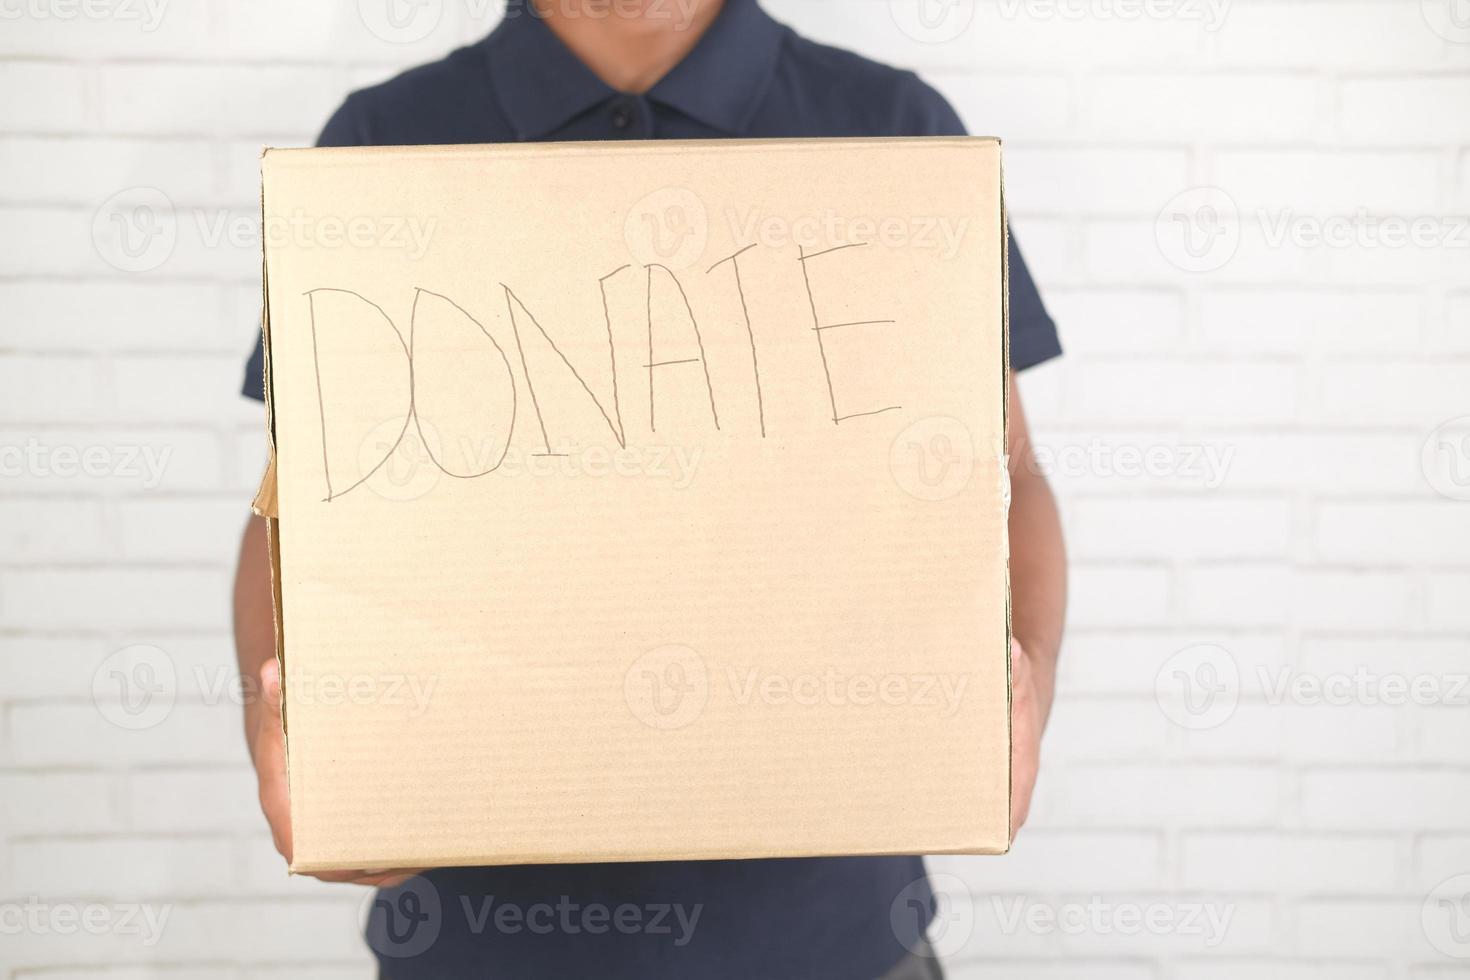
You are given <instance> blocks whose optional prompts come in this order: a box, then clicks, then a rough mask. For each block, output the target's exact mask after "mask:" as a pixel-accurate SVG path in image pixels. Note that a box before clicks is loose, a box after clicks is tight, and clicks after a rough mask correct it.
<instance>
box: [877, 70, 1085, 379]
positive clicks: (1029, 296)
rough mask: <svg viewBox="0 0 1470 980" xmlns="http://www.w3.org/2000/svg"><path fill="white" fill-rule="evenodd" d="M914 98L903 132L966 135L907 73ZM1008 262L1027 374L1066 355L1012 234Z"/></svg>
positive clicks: (1019, 366)
mask: <svg viewBox="0 0 1470 980" xmlns="http://www.w3.org/2000/svg"><path fill="white" fill-rule="evenodd" d="M905 74H906V76H907V78H906V80H907V82H908V84H909V86H910V92H911V93H912V94H911V97H910V98H909V99H908V100H906V104H905V106H904V109H903V110H902V111H903V112H904V114H905V115H906V116H908V119H906V120H904V121H902V122H901V125H902V126H903V131H905V132H908V133H911V134H912V135H915V136H965V135H968V134H967V132H966V131H965V124H964V123H963V122H961V121H960V117H959V116H958V115H957V114H956V113H955V111H954V108H953V107H952V106H951V105H950V104H949V102H948V101H947V100H946V99H945V98H944V96H942V95H940V94H939V93H938V92H937V91H935V90H934V89H933V88H932V87H930V86H929V85H927V84H926V83H924V82H923V81H921V80H920V79H919V77H918V76H917V75H914V74H912V73H905ZM1006 261H1007V263H1008V264H1009V266H1010V283H1009V286H1010V320H1011V369H1012V370H1015V371H1024V370H1026V369H1027V368H1029V367H1035V366H1036V365H1038V364H1041V363H1042V362H1043V361H1049V360H1051V359H1052V358H1054V357H1058V356H1060V355H1061V353H1062V343H1061V338H1060V337H1058V336H1057V325H1056V323H1055V322H1054V321H1053V320H1052V318H1051V314H1049V313H1048V312H1047V311H1046V306H1045V304H1043V303H1042V302H1041V293H1040V292H1038V291H1037V289H1036V281H1035V280H1033V279H1032V278H1031V270H1030V269H1028V268H1027V267H1026V260H1025V259H1024V258H1022V256H1021V249H1020V247H1019V246H1018V245H1017V244H1016V236H1015V235H1011V236H1010V241H1009V243H1008V250H1007V255H1006Z"/></svg>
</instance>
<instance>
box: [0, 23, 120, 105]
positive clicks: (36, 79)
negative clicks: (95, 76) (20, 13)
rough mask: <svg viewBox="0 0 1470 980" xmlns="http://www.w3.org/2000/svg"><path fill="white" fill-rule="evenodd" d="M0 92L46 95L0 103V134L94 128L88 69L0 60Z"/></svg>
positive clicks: (91, 89) (91, 92) (40, 62)
mask: <svg viewBox="0 0 1470 980" xmlns="http://www.w3.org/2000/svg"><path fill="white" fill-rule="evenodd" d="M6 23H7V25H8V24H9V23H10V22H9V21H7V22H6ZM0 90H3V91H6V92H44V93H45V98H11V99H6V100H4V101H3V102H0V131H4V132H10V133H65V132H69V131H74V130H87V129H91V128H93V127H95V126H96V125H97V113H96V107H95V104H94V101H93V94H94V92H93V80H92V73H91V71H90V70H89V69H80V70H79V69H78V68H77V66H76V65H71V64H64V63H61V62H51V61H8V60H7V61H0Z"/></svg>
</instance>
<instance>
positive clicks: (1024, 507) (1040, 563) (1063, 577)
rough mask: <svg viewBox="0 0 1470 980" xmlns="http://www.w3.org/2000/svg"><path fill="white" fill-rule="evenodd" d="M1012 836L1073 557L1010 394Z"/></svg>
mask: <svg viewBox="0 0 1470 980" xmlns="http://www.w3.org/2000/svg"><path fill="white" fill-rule="evenodd" d="M1008 435H1009V443H1008V446H1007V452H1008V454H1009V455H1010V464H1011V516H1010V532H1011V629H1012V631H1013V633H1014V635H1015V637H1016V639H1015V640H1013V641H1012V642H1011V711H1012V716H1011V830H1012V832H1013V833H1014V832H1015V831H1018V830H1020V829H1021V825H1022V824H1024V823H1025V822H1026V816H1027V814H1028V813H1030V811H1031V792H1032V790H1033V789H1035V788H1036V770H1037V766H1038V764H1039V763H1040V761H1041V733H1042V731H1044V730H1045V729H1046V719H1047V716H1048V715H1050V714H1051V702H1052V692H1053V690H1054V688H1055V682H1056V675H1057V653H1058V651H1059V650H1060V649H1061V644H1062V619H1063V613H1064V611H1065V609H1066V605H1067V555H1066V549H1065V548H1064V547H1063V545H1062V525H1061V521H1060V519H1059V518H1058V516H1057V506H1056V500H1055V499H1054V498H1053V497H1052V492H1051V487H1049V486H1047V482H1046V477H1045V476H1044V475H1043V474H1042V471H1041V468H1040V467H1039V466H1037V465H1036V459H1035V456H1034V455H1033V453H1032V451H1031V430H1030V428H1029V427H1028V426H1027V424H1026V412H1025V409H1023V408H1022V406H1021V396H1020V394H1019V393H1018V392H1017V391H1016V390H1015V385H1014V383H1013V384H1012V386H1011V414H1010V431H1009V433H1008Z"/></svg>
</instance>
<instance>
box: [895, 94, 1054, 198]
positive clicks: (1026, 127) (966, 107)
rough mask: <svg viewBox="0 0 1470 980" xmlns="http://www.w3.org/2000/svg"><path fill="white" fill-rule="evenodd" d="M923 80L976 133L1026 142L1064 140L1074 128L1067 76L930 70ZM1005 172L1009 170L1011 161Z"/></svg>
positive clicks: (1008, 140) (1021, 144)
mask: <svg viewBox="0 0 1470 980" xmlns="http://www.w3.org/2000/svg"><path fill="white" fill-rule="evenodd" d="M924 80H925V81H927V82H929V83H930V84H931V85H933V86H934V87H935V88H937V89H939V91H940V92H941V93H942V94H943V95H944V96H945V97H946V98H948V99H949V102H950V104H951V105H952V106H954V109H955V111H956V112H957V113H959V116H960V118H961V119H962V120H964V123H965V128H966V129H967V130H968V131H969V132H971V133H974V134H975V135H977V136H978V135H996V136H1001V137H1003V138H1004V139H1005V140H1006V143H1007V145H1008V146H1010V145H1019V146H1024V145H1026V143H1027V142H1028V141H1032V140H1055V139H1067V138H1069V137H1071V136H1072V135H1073V134H1074V133H1075V132H1076V130H1075V128H1074V127H1075V125H1076V121H1075V119H1074V116H1075V108H1074V105H1073V101H1074V100H1073V97H1072V85H1071V82H1070V81H1069V80H1068V79H1067V77H1066V75H1065V74H1062V73H1055V74H1045V75H1043V74H1030V73H1019V72H1007V73H1005V74H998V75H974V74H971V73H969V72H958V71H932V72H925V73H924ZM1006 172H1007V174H1010V173H1011V172H1013V171H1012V166H1011V162H1010V160H1007V163H1006ZM1007 196H1009V188H1007Z"/></svg>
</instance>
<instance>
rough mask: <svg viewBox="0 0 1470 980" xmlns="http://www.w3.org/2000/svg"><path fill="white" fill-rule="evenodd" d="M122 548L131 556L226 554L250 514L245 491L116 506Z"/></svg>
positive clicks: (209, 557)
mask: <svg viewBox="0 0 1470 980" xmlns="http://www.w3.org/2000/svg"><path fill="white" fill-rule="evenodd" d="M114 512H115V513H116V515H117V517H116V519H117V523H118V525H119V542H120V547H121V548H122V552H123V554H125V555H127V556H128V558H129V559H131V560H135V561H137V560H141V561H148V560H160V561H163V560H169V559H174V560H183V561H204V562H219V561H228V560H230V559H231V558H232V557H233V556H234V555H235V553H236V551H237V550H238V549H239V545H240V533H241V531H242V529H243V528H244V526H245V521H246V518H247V517H249V514H250V509H249V502H248V501H247V500H245V499H244V498H243V497H221V498H217V499H214V498H212V499H190V498H177V497H153V498H148V499H145V500H129V501H122V502H119V503H118V504H117V505H116V507H115V508H114Z"/></svg>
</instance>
